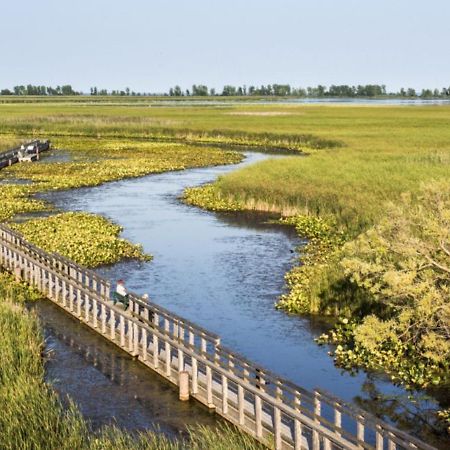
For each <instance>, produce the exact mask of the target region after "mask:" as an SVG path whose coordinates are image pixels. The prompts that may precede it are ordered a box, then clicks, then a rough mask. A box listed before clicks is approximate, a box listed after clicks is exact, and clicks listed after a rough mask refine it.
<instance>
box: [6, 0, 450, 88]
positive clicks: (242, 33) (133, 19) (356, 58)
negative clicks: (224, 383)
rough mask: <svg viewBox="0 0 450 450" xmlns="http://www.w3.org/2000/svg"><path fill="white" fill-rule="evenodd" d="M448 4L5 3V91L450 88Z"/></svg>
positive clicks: (359, 0)
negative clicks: (62, 87) (35, 87)
mask: <svg viewBox="0 0 450 450" xmlns="http://www.w3.org/2000/svg"><path fill="white" fill-rule="evenodd" d="M449 19H450V0H427V1H423V0H277V1H275V0H241V1H237V0H191V1H182V0H128V1H118V0H73V1H68V0H26V1H24V0H0V87H12V86H13V85H16V84H28V83H31V84H39V85H40V84H43V85H57V84H72V85H73V86H74V87H75V88H76V89H80V90H84V91H88V90H89V87H90V86H94V85H96V86H98V87H104V88H107V89H123V88H125V87H126V86H129V87H130V88H131V89H134V90H138V91H152V92H155V91H158V92H161V91H167V90H168V88H169V87H171V86H174V85H175V84H179V85H180V86H181V87H182V88H184V89H185V88H190V86H191V85H192V84H193V83H196V84H201V83H203V84H207V85H208V86H210V87H216V88H221V87H222V86H223V85H224V84H234V85H241V84H247V85H250V84H255V85H260V84H267V83H277V82H278V83H284V82H286V83H290V84H292V85H293V86H308V85H316V84H319V83H320V84H325V85H329V84H332V83H334V84H366V83H380V84H382V83H384V84H386V85H387V86H388V88H390V89H398V88H399V87H400V86H405V87H409V86H411V87H414V88H422V87H438V88H441V87H442V86H449V85H450V22H449Z"/></svg>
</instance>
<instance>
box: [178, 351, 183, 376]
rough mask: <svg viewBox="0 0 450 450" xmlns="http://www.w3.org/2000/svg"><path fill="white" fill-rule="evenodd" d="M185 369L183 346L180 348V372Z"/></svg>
mask: <svg viewBox="0 0 450 450" xmlns="http://www.w3.org/2000/svg"><path fill="white" fill-rule="evenodd" d="M183 371H184V353H183V350H181V348H179V349H178V372H183Z"/></svg>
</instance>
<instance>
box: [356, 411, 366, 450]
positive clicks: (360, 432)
mask: <svg viewBox="0 0 450 450" xmlns="http://www.w3.org/2000/svg"><path fill="white" fill-rule="evenodd" d="M356 437H357V439H358V441H360V442H365V438H364V417H363V416H358V419H357V422H356ZM358 447H359V448H364V446H363V445H362V444H359V443H358Z"/></svg>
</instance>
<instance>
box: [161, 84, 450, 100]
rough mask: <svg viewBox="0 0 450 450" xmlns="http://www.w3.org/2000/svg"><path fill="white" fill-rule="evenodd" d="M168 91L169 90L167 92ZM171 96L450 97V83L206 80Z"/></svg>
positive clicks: (178, 88)
mask: <svg viewBox="0 0 450 450" xmlns="http://www.w3.org/2000/svg"><path fill="white" fill-rule="evenodd" d="M166 95H167V94H166ZM168 95H169V96H173V97H181V96H190V95H192V96H200V97H202V96H204V97H206V96H223V97H228V96H257V97H266V96H271V97H311V98H321V97H346V98H353V97H389V96H392V97H405V98H407V97H411V98H414V97H420V98H447V97H450V86H449V87H443V88H441V89H422V90H421V91H416V89H414V88H406V89H405V88H401V89H400V90H399V91H397V92H388V91H387V90H386V86H385V85H384V84H381V85H379V84H366V85H357V86H349V85H347V84H341V85H334V84H332V85H331V86H329V87H327V86H323V85H320V84H319V85H317V86H315V87H306V88H302V87H298V88H295V87H292V86H291V85H289V84H268V85H261V86H246V85H243V86H232V85H225V86H224V87H223V89H222V90H221V91H216V89H215V88H210V89H209V88H208V86H205V85H203V84H200V85H196V84H194V85H193V86H192V90H189V89H186V90H185V91H183V90H182V89H181V88H180V86H175V87H174V88H170V89H169V93H168Z"/></svg>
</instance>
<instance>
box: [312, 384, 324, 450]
mask: <svg viewBox="0 0 450 450" xmlns="http://www.w3.org/2000/svg"><path fill="white" fill-rule="evenodd" d="M321 413H322V406H321V402H320V393H319V392H317V391H314V416H315V417H314V422H316V423H317V424H320V419H319V418H320V416H321ZM319 449H320V439H319V433H318V432H317V431H316V430H313V450H319Z"/></svg>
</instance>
